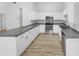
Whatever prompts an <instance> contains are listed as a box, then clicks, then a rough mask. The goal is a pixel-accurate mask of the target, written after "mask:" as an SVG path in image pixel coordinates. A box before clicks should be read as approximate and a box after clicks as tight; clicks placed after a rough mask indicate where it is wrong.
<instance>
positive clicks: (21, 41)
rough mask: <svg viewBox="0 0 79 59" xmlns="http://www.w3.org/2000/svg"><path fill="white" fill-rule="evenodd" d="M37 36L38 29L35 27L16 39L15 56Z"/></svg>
mask: <svg viewBox="0 0 79 59" xmlns="http://www.w3.org/2000/svg"><path fill="white" fill-rule="evenodd" d="M38 34H39V27H35V28H33V29H31V30H29V31H27V32H26V33H24V34H22V35H20V36H18V37H17V54H18V55H20V54H21V53H22V52H23V51H24V50H25V49H26V48H27V47H28V46H29V45H30V44H31V43H32V41H33V40H34V39H35V38H36V37H37V35H38Z"/></svg>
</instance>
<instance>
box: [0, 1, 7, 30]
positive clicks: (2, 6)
mask: <svg viewBox="0 0 79 59" xmlns="http://www.w3.org/2000/svg"><path fill="white" fill-rule="evenodd" d="M6 8H7V3H6V2H0V30H1V18H2V27H3V28H2V29H5V28H6V12H7V9H6Z"/></svg>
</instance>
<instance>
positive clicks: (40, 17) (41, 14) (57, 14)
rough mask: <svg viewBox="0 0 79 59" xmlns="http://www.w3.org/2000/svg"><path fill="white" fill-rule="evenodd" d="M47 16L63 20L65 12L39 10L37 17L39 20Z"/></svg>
mask: <svg viewBox="0 0 79 59" xmlns="http://www.w3.org/2000/svg"><path fill="white" fill-rule="evenodd" d="M46 16H51V17H53V18H54V20H63V14H62V13H59V12H57V13H54V12H53V13H51V12H38V13H37V18H38V19H39V20H44V19H45V17H46Z"/></svg>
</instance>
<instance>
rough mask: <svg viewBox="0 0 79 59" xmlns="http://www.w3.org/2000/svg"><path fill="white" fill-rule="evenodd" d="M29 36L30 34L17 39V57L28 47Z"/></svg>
mask: <svg viewBox="0 0 79 59" xmlns="http://www.w3.org/2000/svg"><path fill="white" fill-rule="evenodd" d="M28 40H29V34H28V32H26V33H24V34H22V35H20V36H18V37H17V38H16V43H17V55H20V54H21V53H22V52H23V51H24V50H25V49H26V48H27V47H28Z"/></svg>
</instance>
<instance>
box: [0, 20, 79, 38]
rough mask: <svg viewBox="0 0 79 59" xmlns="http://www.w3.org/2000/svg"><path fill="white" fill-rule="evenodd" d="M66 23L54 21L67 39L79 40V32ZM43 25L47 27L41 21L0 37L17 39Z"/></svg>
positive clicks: (0, 34) (2, 33)
mask: <svg viewBox="0 0 79 59" xmlns="http://www.w3.org/2000/svg"><path fill="white" fill-rule="evenodd" d="M39 21H40V20H39ZM34 22H36V21H34ZM64 23H65V21H62V20H61V21H59V20H56V21H54V24H57V25H59V26H60V27H61V29H62V32H63V33H64V35H65V37H66V38H79V32H77V31H75V30H74V29H72V28H71V27H69V26H67V25H65V24H64ZM42 24H44V25H45V22H44V21H41V22H37V23H35V24H31V25H28V26H25V27H22V28H16V29H12V30H9V31H6V32H0V37H16V36H19V35H20V34H23V33H24V32H27V31H29V30H30V29H33V28H34V27H36V26H38V25H42Z"/></svg>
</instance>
